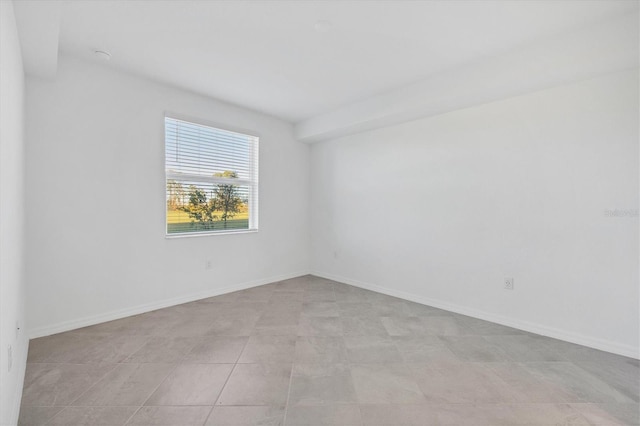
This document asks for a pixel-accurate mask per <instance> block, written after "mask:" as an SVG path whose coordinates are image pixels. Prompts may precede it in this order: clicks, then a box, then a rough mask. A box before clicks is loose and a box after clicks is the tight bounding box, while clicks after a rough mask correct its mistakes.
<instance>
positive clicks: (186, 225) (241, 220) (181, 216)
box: [167, 210, 249, 234]
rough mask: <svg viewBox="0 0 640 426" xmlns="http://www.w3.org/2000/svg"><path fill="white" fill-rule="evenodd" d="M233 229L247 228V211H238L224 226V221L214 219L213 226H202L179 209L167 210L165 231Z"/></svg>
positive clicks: (171, 232)
mask: <svg viewBox="0 0 640 426" xmlns="http://www.w3.org/2000/svg"><path fill="white" fill-rule="evenodd" d="M233 229H249V213H248V212H243V213H238V214H237V215H235V216H234V217H233V219H229V220H227V226H226V228H225V226H224V222H223V221H221V220H216V221H215V222H213V227H212V228H211V227H209V228H207V227H204V226H203V225H202V224H200V223H198V222H194V221H193V219H191V218H190V217H189V215H188V214H187V213H185V212H183V211H179V210H167V233H168V234H177V233H183V232H202V231H224V230H233Z"/></svg>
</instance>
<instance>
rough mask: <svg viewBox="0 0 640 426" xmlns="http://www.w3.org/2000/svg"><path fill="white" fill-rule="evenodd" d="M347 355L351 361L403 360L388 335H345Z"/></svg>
mask: <svg viewBox="0 0 640 426" xmlns="http://www.w3.org/2000/svg"><path fill="white" fill-rule="evenodd" d="M344 343H345V346H346V348H347V357H348V359H349V361H350V362H352V363H365V362H373V363H398V362H403V358H402V355H400V351H399V350H398V348H397V347H396V345H395V344H394V343H393V340H391V338H390V337H379V336H353V337H345V338H344Z"/></svg>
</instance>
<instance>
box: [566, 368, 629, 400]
mask: <svg viewBox="0 0 640 426" xmlns="http://www.w3.org/2000/svg"><path fill="white" fill-rule="evenodd" d="M629 361H631V362H629ZM629 361H627V360H626V359H625V360H621V359H616V360H615V361H613V360H612V361H610V362H603V361H575V362H574V364H575V365H577V366H578V367H580V368H582V369H583V370H585V371H587V372H589V374H591V375H593V376H595V377H597V378H598V379H600V380H602V381H603V382H605V383H606V384H608V385H609V386H611V387H612V388H614V389H615V390H617V391H618V392H620V393H622V394H623V395H625V396H626V397H628V398H629V399H630V400H632V401H634V402H640V369H638V367H637V366H636V365H635V364H634V363H633V362H632V360H631V359H629Z"/></svg>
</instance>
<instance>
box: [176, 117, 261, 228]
mask: <svg viewBox="0 0 640 426" xmlns="http://www.w3.org/2000/svg"><path fill="white" fill-rule="evenodd" d="M165 173H166V194H167V234H184V233H211V232H220V231H223V232H224V231H233V230H248V229H257V227H258V220H257V219H258V215H257V212H258V210H257V207H258V138H257V137H255V136H250V135H245V134H241V133H236V132H231V131H228V130H222V129H217V128H214V127H209V126H204V125H201V124H196V123H191V122H188V121H184V120H179V119H175V118H171V117H165Z"/></svg>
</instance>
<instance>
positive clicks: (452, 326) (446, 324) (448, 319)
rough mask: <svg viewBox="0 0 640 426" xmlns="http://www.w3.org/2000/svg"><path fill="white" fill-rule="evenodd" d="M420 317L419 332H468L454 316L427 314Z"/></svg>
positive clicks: (431, 334)
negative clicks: (420, 328) (420, 329)
mask: <svg viewBox="0 0 640 426" xmlns="http://www.w3.org/2000/svg"><path fill="white" fill-rule="evenodd" d="M421 318H422V322H421V324H422V327H423V330H422V331H421V332H420V333H421V334H424V335H428V336H460V335H465V334H468V331H467V329H466V328H465V326H464V325H462V324H461V323H460V322H459V321H458V319H457V318H456V317H454V316H435V315H433V316H428V317H421Z"/></svg>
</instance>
